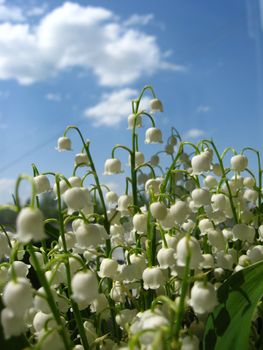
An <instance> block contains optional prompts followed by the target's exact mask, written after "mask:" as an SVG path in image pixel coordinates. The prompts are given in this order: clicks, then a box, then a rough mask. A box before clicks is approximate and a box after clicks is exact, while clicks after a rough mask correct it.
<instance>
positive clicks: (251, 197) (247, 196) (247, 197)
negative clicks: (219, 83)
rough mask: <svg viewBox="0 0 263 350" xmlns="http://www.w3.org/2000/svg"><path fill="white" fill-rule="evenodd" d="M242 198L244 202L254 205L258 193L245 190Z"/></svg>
mask: <svg viewBox="0 0 263 350" xmlns="http://www.w3.org/2000/svg"><path fill="white" fill-rule="evenodd" d="M243 198H244V199H245V200H247V201H248V202H251V203H254V204H256V202H257V200H258V192H257V191H255V190H252V189H250V188H248V189H246V190H245V192H244V194H243Z"/></svg>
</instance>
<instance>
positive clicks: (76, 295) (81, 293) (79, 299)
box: [71, 270, 99, 309]
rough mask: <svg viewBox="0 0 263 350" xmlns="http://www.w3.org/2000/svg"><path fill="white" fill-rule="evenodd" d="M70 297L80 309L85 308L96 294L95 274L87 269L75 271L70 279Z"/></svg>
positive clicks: (96, 281)
mask: <svg viewBox="0 0 263 350" xmlns="http://www.w3.org/2000/svg"><path fill="white" fill-rule="evenodd" d="M71 287H72V293H73V294H72V298H73V299H74V300H75V301H76V303H77V304H78V305H79V307H80V308H81V309H84V308H86V307H87V306H89V305H90V303H91V302H92V301H93V300H94V299H95V298H97V296H98V294H99V293H98V280H97V277H96V274H95V273H94V272H91V271H89V270H87V271H80V272H77V273H76V274H75V275H74V276H73V278H72V280H71Z"/></svg>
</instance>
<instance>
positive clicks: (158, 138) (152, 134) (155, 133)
mask: <svg viewBox="0 0 263 350" xmlns="http://www.w3.org/2000/svg"><path fill="white" fill-rule="evenodd" d="M145 143H163V135H162V132H161V130H160V129H158V128H153V127H152V128H149V129H147V130H146V133H145Z"/></svg>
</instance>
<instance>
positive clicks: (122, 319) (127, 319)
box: [116, 309, 136, 328]
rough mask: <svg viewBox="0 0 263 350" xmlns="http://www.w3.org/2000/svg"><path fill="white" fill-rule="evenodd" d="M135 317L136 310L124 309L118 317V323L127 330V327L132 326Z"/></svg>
mask: <svg viewBox="0 0 263 350" xmlns="http://www.w3.org/2000/svg"><path fill="white" fill-rule="evenodd" d="M135 316H136V310H130V309H122V310H121V311H120V312H119V313H118V314H117V315H116V323H117V324H118V325H119V326H120V327H121V328H125V326H126V325H128V324H131V322H132V320H133V319H134V317H135Z"/></svg>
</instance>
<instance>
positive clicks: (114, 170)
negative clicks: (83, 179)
mask: <svg viewBox="0 0 263 350" xmlns="http://www.w3.org/2000/svg"><path fill="white" fill-rule="evenodd" d="M121 172H122V170H121V162H120V161H119V159H117V158H110V159H107V160H106V162H105V165H104V173H103V175H114V174H119V173H121Z"/></svg>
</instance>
